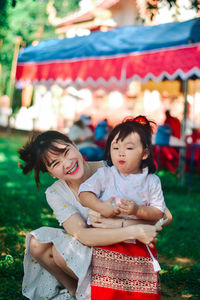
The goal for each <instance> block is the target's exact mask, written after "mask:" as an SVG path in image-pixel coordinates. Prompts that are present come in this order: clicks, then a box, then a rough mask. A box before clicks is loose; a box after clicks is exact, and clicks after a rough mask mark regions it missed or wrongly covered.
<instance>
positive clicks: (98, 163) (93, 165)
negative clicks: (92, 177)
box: [87, 160, 104, 172]
mask: <svg viewBox="0 0 200 300" xmlns="http://www.w3.org/2000/svg"><path fill="white" fill-rule="evenodd" d="M87 163H88V166H89V167H90V170H91V171H92V172H96V171H97V170H98V169H99V168H102V167H104V162H103V161H102V160H101V161H88V162H87Z"/></svg>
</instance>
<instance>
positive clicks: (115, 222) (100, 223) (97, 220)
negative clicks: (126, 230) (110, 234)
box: [88, 214, 123, 229]
mask: <svg viewBox="0 0 200 300" xmlns="http://www.w3.org/2000/svg"><path fill="white" fill-rule="evenodd" d="M88 216H89V218H90V222H91V224H92V226H93V227H96V228H107V229H109V228H119V227H122V222H123V220H122V219H120V218H104V217H101V216H97V215H96V216H95V215H91V214H89V215H88Z"/></svg>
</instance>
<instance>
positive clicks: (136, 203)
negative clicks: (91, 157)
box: [79, 116, 165, 227]
mask: <svg viewBox="0 0 200 300" xmlns="http://www.w3.org/2000/svg"><path fill="white" fill-rule="evenodd" d="M151 136H152V128H151V125H150V122H149V121H148V120H147V118H146V117H144V116H138V117H136V118H135V119H130V118H129V119H126V120H125V121H124V122H122V123H121V124H119V125H117V126H116V127H115V128H114V129H113V130H112V132H111V133H110V135H109V137H108V140H107V143H106V148H105V160H106V161H107V164H108V166H110V168H107V167H102V168H100V169H98V171H97V172H96V173H95V174H94V175H93V176H91V177H90V178H89V179H88V180H87V181H85V182H84V183H83V184H81V186H80V189H79V194H80V195H79V196H80V202H81V204H82V205H83V206H86V207H89V208H90V209H92V210H94V211H96V212H98V213H100V214H101V215H103V216H104V217H112V216H115V215H118V214H120V215H119V216H120V217H122V216H123V218H122V221H121V222H122V223H121V226H122V227H123V226H124V222H125V221H124V219H128V218H134V219H143V220H147V221H151V222H152V221H153V222H156V221H158V220H159V219H161V218H162V217H163V215H164V213H165V202H164V198H163V193H162V188H161V183H160V179H159V177H158V176H156V175H155V174H153V173H154V172H155V171H156V167H155V165H154V162H153V157H152V149H151V148H152V143H151ZM111 197H113V201H112V202H111V201H106V200H108V199H110V198H111Z"/></svg>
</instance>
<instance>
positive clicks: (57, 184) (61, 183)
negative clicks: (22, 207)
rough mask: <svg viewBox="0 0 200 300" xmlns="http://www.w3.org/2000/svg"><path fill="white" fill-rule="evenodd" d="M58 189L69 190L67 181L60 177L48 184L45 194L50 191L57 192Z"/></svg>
mask: <svg viewBox="0 0 200 300" xmlns="http://www.w3.org/2000/svg"><path fill="white" fill-rule="evenodd" d="M59 191H65V192H66V191H69V187H68V185H67V183H66V182H65V181H64V180H62V179H58V180H56V181H55V182H54V183H53V184H52V185H50V186H49V187H48V188H47V189H46V192H45V193H46V194H48V193H52V192H54V193H55V192H59Z"/></svg>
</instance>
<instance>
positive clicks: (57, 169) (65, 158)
mask: <svg viewBox="0 0 200 300" xmlns="http://www.w3.org/2000/svg"><path fill="white" fill-rule="evenodd" d="M55 146H56V147H57V148H59V149H63V150H64V151H63V153H51V152H49V153H48V155H47V158H48V162H49V164H48V165H46V168H47V170H48V172H49V174H50V175H51V176H52V177H57V178H59V179H63V180H65V181H71V180H72V181H73V180H79V179H81V178H82V177H83V176H84V166H83V157H82V155H81V153H80V152H79V151H78V149H77V148H76V147H75V146H73V145H71V144H66V145H62V144H58V143H55Z"/></svg>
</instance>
